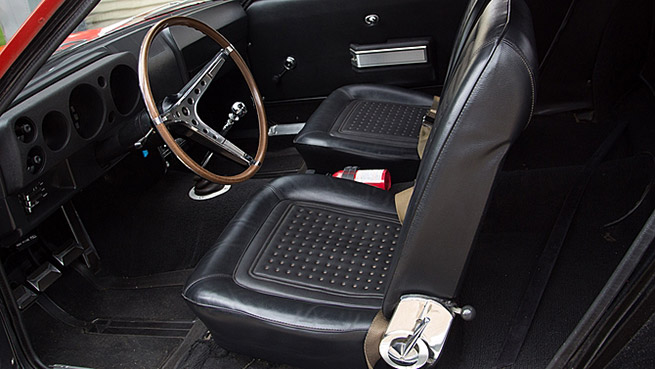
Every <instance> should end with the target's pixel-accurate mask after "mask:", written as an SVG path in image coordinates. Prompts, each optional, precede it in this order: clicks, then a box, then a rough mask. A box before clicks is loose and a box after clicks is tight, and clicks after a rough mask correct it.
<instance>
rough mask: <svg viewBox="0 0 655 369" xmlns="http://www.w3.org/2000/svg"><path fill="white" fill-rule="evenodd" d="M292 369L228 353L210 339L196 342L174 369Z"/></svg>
mask: <svg viewBox="0 0 655 369" xmlns="http://www.w3.org/2000/svg"><path fill="white" fill-rule="evenodd" d="M217 368H221V369H293V368H292V367H290V366H288V365H283V364H274V363H270V362H267V361H265V360H260V359H254V358H251V357H249V356H245V355H241V354H237V353H234V352H229V351H227V350H225V349H224V348H222V347H220V346H218V345H217V344H216V343H215V342H214V341H213V340H211V338H209V339H201V340H198V341H196V342H195V343H194V344H193V346H191V349H190V350H189V352H188V354H187V355H186V356H185V357H184V358H183V360H182V362H181V363H180V365H179V366H177V367H176V369H217Z"/></svg>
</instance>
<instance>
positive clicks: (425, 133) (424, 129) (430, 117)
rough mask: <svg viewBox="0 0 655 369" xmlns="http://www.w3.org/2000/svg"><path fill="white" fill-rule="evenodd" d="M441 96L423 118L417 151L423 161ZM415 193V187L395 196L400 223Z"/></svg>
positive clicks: (436, 98) (433, 100)
mask: <svg viewBox="0 0 655 369" xmlns="http://www.w3.org/2000/svg"><path fill="white" fill-rule="evenodd" d="M439 100H440V97H439V96H435V97H434V98H433V99H432V106H431V107H430V109H428V111H427V113H425V116H424V117H423V123H421V131H420V132H419V135H418V144H417V145H416V151H417V152H418V157H419V158H421V159H423V152H424V151H425V145H427V143H428V138H430V132H432V125H433V124H434V120H435V118H436V117H437V109H438V108H439ZM413 192H414V186H412V187H410V188H408V189H406V190H404V191H401V192H398V193H397V194H396V196H395V202H396V213H397V214H398V219H399V220H400V223H402V222H404V221H405V215H406V214H407V207H409V200H410V199H411V198H412V193H413Z"/></svg>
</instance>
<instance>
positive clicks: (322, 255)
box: [183, 0, 536, 368]
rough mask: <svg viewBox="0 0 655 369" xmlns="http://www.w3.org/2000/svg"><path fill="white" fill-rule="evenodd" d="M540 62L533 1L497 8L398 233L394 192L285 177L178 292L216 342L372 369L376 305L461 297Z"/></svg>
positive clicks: (496, 1)
mask: <svg viewBox="0 0 655 369" xmlns="http://www.w3.org/2000/svg"><path fill="white" fill-rule="evenodd" d="M535 65H536V57H535V45H534V39H533V30H532V21H531V17H530V14H529V10H528V8H527V6H526V5H525V3H524V2H523V1H522V0H491V1H490V2H489V5H488V6H487V7H486V8H485V9H484V11H483V12H482V14H481V15H480V18H479V20H478V21H477V22H476V23H475V25H474V26H472V27H471V31H470V36H469V37H468V39H467V40H466V42H465V43H463V47H462V51H461V55H460V58H459V61H458V62H457V63H456V65H455V66H453V68H452V70H451V76H450V78H449V82H448V84H447V85H446V86H445V89H444V93H443V94H442V98H441V105H440V108H439V111H438V114H437V117H436V120H435V127H434V128H433V129H432V132H431V134H430V138H429V140H428V142H427V146H426V151H425V155H424V157H423V160H422V161H421V164H420V166H419V168H418V177H417V179H416V186H415V190H414V193H413V195H412V198H411V200H410V204H409V208H408V212H407V216H406V218H405V222H404V224H403V225H402V226H401V225H400V223H399V222H398V220H397V216H396V211H395V205H394V199H393V195H391V194H390V193H388V192H386V191H382V190H379V189H376V188H373V187H369V186H366V185H363V184H360V183H356V182H352V181H347V180H342V179H336V178H331V177H326V176H320V175H296V176H289V177H283V178H280V179H277V180H275V181H273V182H271V183H270V184H269V185H268V186H266V187H265V188H264V189H263V190H262V191H261V192H260V193H258V194H257V195H256V196H254V197H253V198H251V199H250V201H248V203H247V204H246V205H244V207H243V208H242V209H241V210H240V211H239V213H238V214H237V215H236V216H235V217H234V219H233V220H232V222H231V223H230V224H229V225H228V226H227V227H226V229H225V231H224V232H223V234H222V235H221V236H220V238H219V240H218V241H217V243H216V245H215V246H214V248H212V249H211V250H210V251H209V253H208V254H207V255H206V256H205V257H204V258H203V259H202V260H201V261H200V263H199V265H198V266H197V268H196V270H195V271H194V273H193V274H192V275H191V276H190V278H189V280H188V282H187V285H186V287H185V289H184V292H183V295H184V297H185V299H186V300H187V302H188V303H189V305H190V306H191V308H192V309H193V310H194V311H195V313H196V314H197V315H198V316H199V317H200V319H202V321H203V322H205V324H206V325H207V327H208V328H209V329H210V330H211V331H212V332H213V337H214V339H215V340H216V341H217V342H218V343H219V344H221V345H223V346H225V347H226V348H228V349H232V350H235V351H238V352H243V353H246V354H249V355H252V356H255V357H262V358H266V359H269V360H272V361H278V362H284V363H290V364H293V365H296V366H301V367H307V368H364V367H365V361H364V355H363V349H362V345H363V340H364V337H365V334H366V331H367V329H368V327H369V326H370V324H371V321H372V319H373V317H374V316H375V314H376V312H377V311H379V310H380V309H381V308H382V311H383V312H384V314H385V316H387V317H390V316H391V314H392V313H393V310H394V308H395V306H396V304H397V302H398V301H399V298H400V297H401V296H402V295H404V294H409V293H420V294H425V295H428V296H434V297H441V298H446V299H452V298H454V297H455V296H456V293H457V289H458V286H459V284H460V281H461V279H462V277H463V275H464V270H465V266H466V262H467V260H468V256H469V253H470V250H471V247H472V244H473V240H474V237H475V235H476V233H477V229H478V226H479V223H480V219H481V217H482V214H483V212H484V209H485V206H486V203H487V198H488V196H489V192H490V191H491V187H492V185H493V182H494V179H495V176H496V172H497V171H498V168H499V166H500V164H501V161H502V159H503V157H504V156H505V154H506V152H507V149H508V148H509V146H510V144H511V143H512V142H513V141H514V140H515V139H516V137H517V136H518V134H519V132H520V131H521V129H522V128H523V127H524V126H525V125H526V124H527V123H528V122H529V119H530V116H531V113H532V109H533V106H534V99H535V95H534V94H535V85H534V83H535V79H534V70H535ZM385 91H387V90H385ZM376 114H377V113H376ZM385 114H389V113H388V112H387V113H385ZM337 119H338V118H337ZM349 124H355V123H346V124H345V125H343V126H344V127H350V126H349ZM375 129H377V128H371V127H370V126H368V127H367V128H365V129H364V128H357V129H356V131H357V132H361V131H362V130H368V131H375ZM365 133H371V132H365Z"/></svg>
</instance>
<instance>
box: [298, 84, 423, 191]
mask: <svg viewBox="0 0 655 369" xmlns="http://www.w3.org/2000/svg"><path fill="white" fill-rule="evenodd" d="M432 99H433V97H432V96H430V95H428V94H424V93H421V92H416V91H411V90H407V89H403V88H398V87H392V86H383V85H367V84H361V85H350V86H345V87H342V88H339V89H337V90H336V91H334V92H333V93H331V94H330V96H328V98H327V99H326V100H325V101H324V102H323V103H322V104H321V105H320V106H319V107H318V109H317V110H316V111H315V112H314V114H312V116H311V117H310V118H309V120H308V121H307V124H306V125H305V127H304V128H303V129H302V130H301V131H300V132H299V133H298V135H297V136H296V138H295V139H294V143H295V145H296V148H297V149H298V151H299V152H300V153H301V155H302V156H303V158H304V159H305V162H306V163H307V167H308V168H312V169H316V170H317V171H318V172H320V173H322V172H334V171H337V170H339V169H343V168H344V166H348V165H356V166H359V167H361V168H385V169H389V171H390V172H391V175H392V176H393V179H394V181H405V180H412V179H414V177H415V175H416V170H417V168H418V163H419V157H418V153H417V151H416V145H417V143H418V136H419V130H420V128H421V122H422V120H423V116H424V115H425V113H426V112H427V111H428V109H429V108H430V106H431V105H432Z"/></svg>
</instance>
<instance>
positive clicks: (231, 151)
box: [173, 116, 261, 167]
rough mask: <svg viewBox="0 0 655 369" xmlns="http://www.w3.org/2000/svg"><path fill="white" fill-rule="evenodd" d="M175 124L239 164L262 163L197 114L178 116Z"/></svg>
mask: <svg viewBox="0 0 655 369" xmlns="http://www.w3.org/2000/svg"><path fill="white" fill-rule="evenodd" d="M173 124H177V125H180V126H182V127H184V128H185V129H186V130H187V132H189V134H190V135H191V136H192V137H193V138H195V140H196V141H199V143H201V144H202V145H203V146H205V147H207V148H208V149H209V150H211V151H214V152H218V153H221V154H223V155H224V156H226V157H228V158H230V159H232V160H233V161H235V162H236V163H238V164H241V165H245V166H246V167H248V166H251V165H261V164H258V162H257V161H256V160H255V159H253V157H252V156H250V155H249V154H248V153H247V152H245V151H243V150H242V149H241V148H239V147H238V146H237V145H235V144H234V143H232V142H231V141H230V140H228V139H227V138H225V137H224V136H223V135H221V134H220V133H218V132H217V131H216V130H215V129H213V128H212V127H210V126H209V125H207V124H206V123H205V122H203V121H202V119H200V118H199V117H197V116H195V117H193V116H192V117H186V118H185V117H180V118H176V120H175V123H173Z"/></svg>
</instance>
